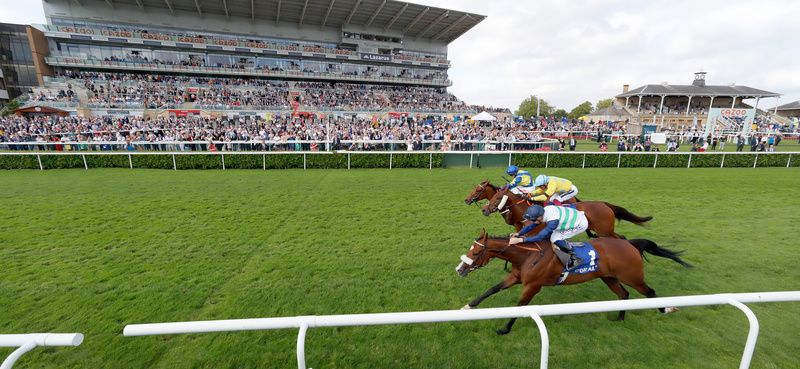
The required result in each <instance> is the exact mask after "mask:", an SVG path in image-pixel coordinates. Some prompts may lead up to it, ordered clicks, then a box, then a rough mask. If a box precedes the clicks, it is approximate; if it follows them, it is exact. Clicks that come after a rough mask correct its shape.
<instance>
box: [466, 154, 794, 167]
mask: <svg viewBox="0 0 800 369" xmlns="http://www.w3.org/2000/svg"><path fill="white" fill-rule="evenodd" d="M786 167H787V168H788V167H789V164H786ZM469 168H470V169H472V153H469Z"/></svg>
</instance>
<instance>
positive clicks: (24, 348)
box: [0, 333, 83, 369]
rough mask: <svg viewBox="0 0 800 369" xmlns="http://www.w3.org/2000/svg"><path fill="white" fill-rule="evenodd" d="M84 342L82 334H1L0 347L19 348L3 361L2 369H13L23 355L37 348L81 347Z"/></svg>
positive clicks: (0, 365) (0, 367) (0, 366)
mask: <svg viewBox="0 0 800 369" xmlns="http://www.w3.org/2000/svg"><path fill="white" fill-rule="evenodd" d="M82 342H83V335H82V334H80V333H32V334H0V347H18V348H17V349H16V350H14V351H13V352H12V353H11V354H10V355H8V357H7V358H6V359H5V360H3V363H2V364H0V369H11V367H13V366H14V363H16V362H17V360H19V358H20V357H22V355H24V354H25V353H27V352H28V351H31V350H33V349H34V348H36V347H37V346H41V347H54V346H80V344H81V343H82Z"/></svg>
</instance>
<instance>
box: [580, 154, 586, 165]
mask: <svg viewBox="0 0 800 369" xmlns="http://www.w3.org/2000/svg"><path fill="white" fill-rule="evenodd" d="M584 168H586V153H583V163H581V169H584Z"/></svg>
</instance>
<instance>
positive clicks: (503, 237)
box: [487, 235, 511, 241]
mask: <svg viewBox="0 0 800 369" xmlns="http://www.w3.org/2000/svg"><path fill="white" fill-rule="evenodd" d="M487 237H488V238H489V239H490V240H495V241H508V240H509V239H510V238H511V237H508V236H497V235H488V236H487Z"/></svg>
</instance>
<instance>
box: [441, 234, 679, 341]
mask: <svg viewBox="0 0 800 369" xmlns="http://www.w3.org/2000/svg"><path fill="white" fill-rule="evenodd" d="M508 240H509V239H508V237H490V236H489V235H487V234H486V231H485V230H484V231H481V234H480V236H478V238H476V239H475V240H474V241H473V242H472V246H471V247H470V249H469V252H467V254H466V255H462V256H461V263H460V264H458V266H457V267H456V272H457V273H458V275H460V276H461V277H466V276H467V275H468V274H469V273H470V272H472V271H474V270H476V269H479V268H481V267H483V266H485V265H486V264H488V263H489V261H490V260H491V259H493V258H499V259H502V260H505V261H508V262H509V263H511V265H512V269H511V273H509V274H508V275H507V276H506V277H505V279H503V281H502V282H500V283H498V284H497V285H495V286H493V287H491V288H489V289H488V290H487V291H486V292H484V293H483V294H482V295H480V296H478V297H477V298H476V299H474V300H472V301H471V302H470V303H469V304H467V305H465V306H464V307H463V309H473V308H475V307H477V306H478V304H480V303H481V302H482V301H483V300H485V299H486V298H487V297H489V296H491V295H494V294H495V293H497V292H500V291H502V290H505V289H507V288H509V287H511V286H514V285H517V284H520V283H522V293H521V295H520V298H519V301H518V303H517V306H524V305H527V304H528V303H529V302H530V301H531V299H533V296H534V295H536V294H537V293H538V292H539V290H541V289H542V287H543V286H555V285H556V284H557V283H558V280H559V279H560V277H561V272H562V270H563V264H562V263H561V261H560V260H559V258H558V256H556V254H555V252H554V251H553V246H552V244H551V243H550V241H541V242H534V243H529V244H515V245H509V244H508ZM589 242H590V243H591V244H592V246H594V248H595V250H596V251H597V258H596V259H597V260H598V263H597V265H598V269H597V271H594V272H590V273H586V274H574V273H571V274H569V275H568V277H567V278H566V279H565V280H564V281H563V282H562V283H561V284H578V283H584V282H588V281H591V280H593V279H597V278H600V279H602V280H603V282H605V284H606V285H607V286H608V288H610V289H611V291H613V292H614V293H615V294H616V295H617V297H619V298H620V299H621V300H627V299H628V296H629V294H628V291H627V290H626V289H625V287H623V284H624V285H627V286H630V287H632V288H633V289H635V290H636V291H638V292H639V293H641V294H642V295H644V296H646V297H648V298H650V297H656V291H655V290H653V289H652V288H650V286H648V285H647V283H645V281H644V265H643V260H644V252H647V253H649V254H652V255H655V256H660V257H664V258H668V259H671V260H674V261H675V262H676V263H679V264H681V265H683V266H684V267H687V268H689V267H691V265H690V264H689V263H687V262H685V261H683V259H681V258H680V255H681V254H682V253H683V252H682V251H681V252H675V251H672V250H669V249H666V248H663V247H659V246H658V245H656V243H655V242H653V241H650V240H645V239H635V240H624V239H618V238H608V237H602V238H595V239H592V240H590V241H589ZM658 310H659V311H660V312H662V313H665V314H666V313H670V312H673V311H677V309H676V308H659V309H658ZM618 319H619V320H624V319H625V311H620V312H619V315H618ZM515 321H516V318H512V319H511V320H509V321H508V323H507V324H506V325H505V327H504V328H502V329H498V330H497V334H500V335H504V334H508V333H509V332H511V327H512V326H513V325H514V322H515Z"/></svg>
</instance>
